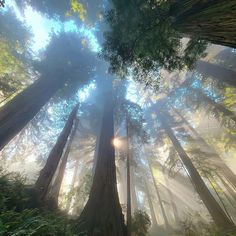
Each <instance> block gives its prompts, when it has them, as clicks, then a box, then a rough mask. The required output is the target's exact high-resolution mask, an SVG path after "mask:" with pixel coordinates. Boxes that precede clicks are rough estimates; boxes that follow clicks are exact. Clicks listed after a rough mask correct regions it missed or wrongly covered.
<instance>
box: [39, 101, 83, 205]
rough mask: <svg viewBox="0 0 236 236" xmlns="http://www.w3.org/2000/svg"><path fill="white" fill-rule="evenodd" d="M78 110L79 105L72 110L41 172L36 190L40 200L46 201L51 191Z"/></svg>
mask: <svg viewBox="0 0 236 236" xmlns="http://www.w3.org/2000/svg"><path fill="white" fill-rule="evenodd" d="M78 108H79V104H77V105H76V106H75V107H74V109H73V110H72V112H71V113H70V115H69V118H68V120H67V122H66V124H65V126H64V128H63V130H62V132H61V134H60V135H59V137H58V139H57V142H56V144H55V145H54V147H53V149H52V150H51V152H50V154H49V156H48V159H47V162H46V165H45V166H44V168H43V169H42V170H41V171H40V175H39V177H38V180H37V181H36V183H35V189H36V191H37V192H38V197H39V200H42V201H44V200H45V197H46V194H47V193H48V190H49V189H48V187H49V185H50V183H51V181H52V178H53V176H54V174H55V171H56V170H57V167H58V164H59V162H60V160H61V157H62V153H63V150H64V147H65V145H66V143H67V139H68V137H69V135H70V133H71V129H72V127H73V122H74V120H75V118H76V115H77V111H78Z"/></svg>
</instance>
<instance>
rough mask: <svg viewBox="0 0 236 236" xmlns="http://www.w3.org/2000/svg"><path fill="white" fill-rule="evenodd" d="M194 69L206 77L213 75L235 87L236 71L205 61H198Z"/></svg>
mask: <svg viewBox="0 0 236 236" xmlns="http://www.w3.org/2000/svg"><path fill="white" fill-rule="evenodd" d="M196 70H197V71H198V72H199V73H200V74H202V75H203V76H206V77H209V76H210V77H213V78H215V79H217V80H219V81H222V82H225V83H227V84H228V85H230V86H232V87H236V72H235V71H232V70H230V69H227V68H224V67H222V66H220V65H215V64H212V63H209V62H205V61H198V62H197V65H196Z"/></svg>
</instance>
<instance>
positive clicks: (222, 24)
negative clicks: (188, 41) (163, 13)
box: [170, 0, 236, 47]
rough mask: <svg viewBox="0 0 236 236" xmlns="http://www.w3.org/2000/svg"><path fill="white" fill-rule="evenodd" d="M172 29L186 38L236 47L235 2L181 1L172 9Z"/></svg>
mask: <svg viewBox="0 0 236 236" xmlns="http://www.w3.org/2000/svg"><path fill="white" fill-rule="evenodd" d="M170 15H171V16H172V17H173V18H174V20H173V26H174V27H175V28H176V30H178V31H179V32H181V33H183V34H184V35H186V36H190V37H198V38H201V39H205V40H207V41H210V42H211V43H215V44H220V45H224V46H228V47H236V17H235V15H236V2H235V0H227V1H222V0H207V1H206V0H180V1H174V4H172V5H171V8H170Z"/></svg>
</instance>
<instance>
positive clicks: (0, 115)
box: [0, 71, 67, 150]
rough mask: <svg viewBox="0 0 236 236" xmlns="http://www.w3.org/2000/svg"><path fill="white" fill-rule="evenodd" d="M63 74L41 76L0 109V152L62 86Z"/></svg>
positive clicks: (63, 82)
mask: <svg viewBox="0 0 236 236" xmlns="http://www.w3.org/2000/svg"><path fill="white" fill-rule="evenodd" d="M65 78H67V77H66V76H65V75H64V73H63V72H61V71H60V72H58V73H54V74H51V75H48V76H42V77H41V78H39V79H38V80H37V81H35V82H34V83H33V84H31V85H30V86H29V87H28V88H26V89H25V90H24V91H22V92H21V93H19V94H18V95H16V96H15V97H14V98H13V99H12V100H11V101H9V102H8V103H7V104H5V105H4V106H3V107H2V108H1V109H0V150H2V148H3V147H4V146H5V145H6V144H7V143H8V142H9V141H10V140H11V139H12V138H14V137H15V135H17V134H18V133H19V132H20V131H21V130H22V129H23V128H24V127H25V125H26V124H27V123H28V122H29V121H30V120H31V119H33V118H34V116H35V115H36V114H37V113H38V112H39V110H40V109H41V108H42V107H43V106H44V105H45V104H46V103H47V102H48V100H49V99H50V98H51V97H52V96H53V95H54V94H55V93H56V92H57V91H58V90H59V89H60V88H62V87H63V86H64V84H65V82H66V80H67V79H65Z"/></svg>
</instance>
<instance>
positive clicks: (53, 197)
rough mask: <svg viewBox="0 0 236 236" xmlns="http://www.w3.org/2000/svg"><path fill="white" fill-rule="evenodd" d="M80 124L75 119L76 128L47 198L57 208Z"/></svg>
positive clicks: (72, 132)
mask: <svg viewBox="0 0 236 236" xmlns="http://www.w3.org/2000/svg"><path fill="white" fill-rule="evenodd" d="M78 124H79V120H78V119H77V118H75V121H74V126H73V129H72V131H71V135H70V137H69V141H68V144H67V146H66V150H65V152H64V154H63V158H62V160H61V164H60V166H59V170H58V173H57V176H56V179H55V181H54V182H53V183H52V187H51V189H50V192H49V194H48V197H47V198H48V199H50V201H51V202H53V203H54V204H55V206H56V207H57V206H58V197H59V193H60V189H61V185H62V181H63V177H64V174H65V170H66V164H67V160H68V156H69V153H70V149H71V145H72V142H73V139H74V136H75V133H76V130H77V127H78Z"/></svg>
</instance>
